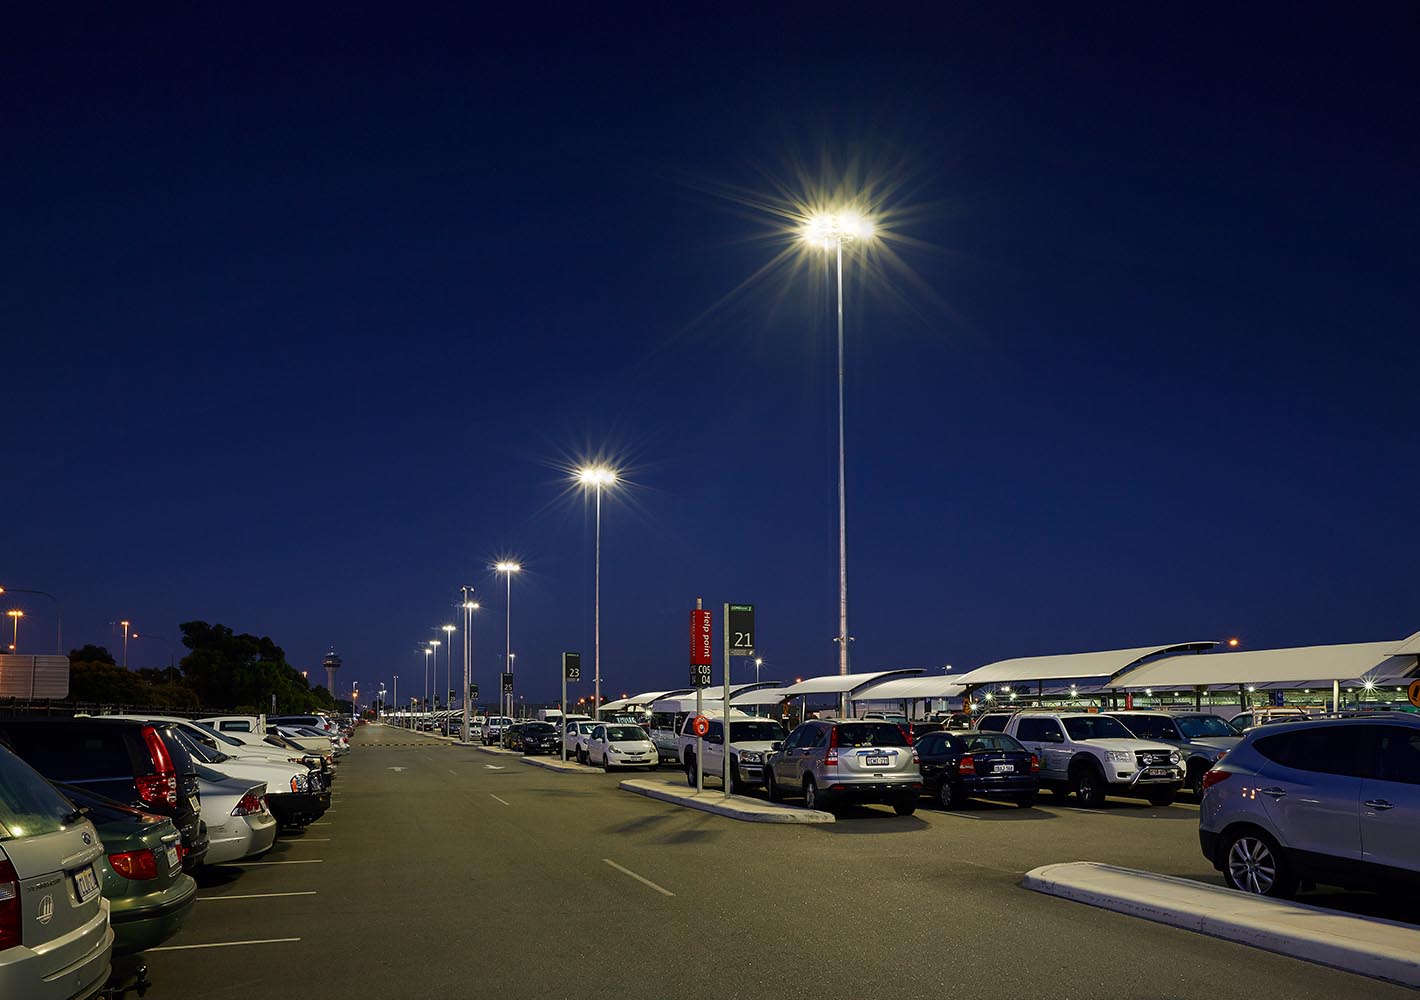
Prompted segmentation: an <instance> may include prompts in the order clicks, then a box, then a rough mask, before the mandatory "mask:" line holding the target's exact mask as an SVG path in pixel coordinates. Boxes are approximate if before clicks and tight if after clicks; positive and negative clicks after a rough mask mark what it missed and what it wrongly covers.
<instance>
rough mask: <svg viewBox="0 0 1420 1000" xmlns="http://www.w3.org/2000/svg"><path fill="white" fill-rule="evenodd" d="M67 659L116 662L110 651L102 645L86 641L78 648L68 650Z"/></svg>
mask: <svg viewBox="0 0 1420 1000" xmlns="http://www.w3.org/2000/svg"><path fill="white" fill-rule="evenodd" d="M69 660H70V662H71V663H117V662H118V661H117V660H115V659H114V658H113V654H112V653H110V652H109V651H108V650H107V649H106V648H105V647H103V646H95V645H94V644H93V643H91V642H86V643H85V644H84V645H82V646H80V647H79V648H78V649H71V650H69Z"/></svg>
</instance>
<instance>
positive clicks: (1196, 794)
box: [1188, 767, 1208, 802]
mask: <svg viewBox="0 0 1420 1000" xmlns="http://www.w3.org/2000/svg"><path fill="white" fill-rule="evenodd" d="M1207 773H1208V768H1206V767H1195V768H1194V769H1193V773H1192V774H1190V775H1189V776H1188V791H1189V792H1190V793H1191V794H1192V795H1193V801H1194V802H1202V801H1203V776H1204V775H1205V774H1207Z"/></svg>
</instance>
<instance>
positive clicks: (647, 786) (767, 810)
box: [617, 778, 834, 823]
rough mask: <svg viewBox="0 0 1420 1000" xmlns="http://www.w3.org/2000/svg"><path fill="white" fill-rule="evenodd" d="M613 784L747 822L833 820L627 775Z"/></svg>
mask: <svg viewBox="0 0 1420 1000" xmlns="http://www.w3.org/2000/svg"><path fill="white" fill-rule="evenodd" d="M617 787H619V788H620V789H621V790H622V791H623V792H634V793H635V794H637V795H645V796H646V797H648V798H652V799H660V800H661V801H662V802H670V803H672V804H674V805H678V806H688V807H689V808H691V809H699V810H701V811H703V812H708V813H714V814H715V815H717V816H728V817H729V818H730V819H739V820H744V821H745V822H747V823H832V822H834V816H833V813H827V812H821V811H819V810H817V809H799V808H797V807H795V806H781V805H777V804H774V803H770V802H759V801H756V800H754V799H745V798H732V799H730V800H729V802H726V801H725V797H724V793H723V792H720V791H718V790H717V791H714V792H711V791H705V792H701V793H699V794H697V793H695V792H693V791H691V790H690V789H688V788H687V789H686V790H685V791H680V790H679V789H676V788H673V787H671V786H670V785H666V784H664V783H663V782H659V781H648V780H646V779H644V778H629V779H627V780H626V781H623V782H621V784H620V785H619V786H617Z"/></svg>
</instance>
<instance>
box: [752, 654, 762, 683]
mask: <svg viewBox="0 0 1420 1000" xmlns="http://www.w3.org/2000/svg"><path fill="white" fill-rule="evenodd" d="M762 666H764V657H762V656H756V657H755V658H754V682H755V683H756V684H758V683H759V668H760V667H762Z"/></svg>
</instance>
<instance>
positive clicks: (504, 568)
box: [493, 559, 523, 718]
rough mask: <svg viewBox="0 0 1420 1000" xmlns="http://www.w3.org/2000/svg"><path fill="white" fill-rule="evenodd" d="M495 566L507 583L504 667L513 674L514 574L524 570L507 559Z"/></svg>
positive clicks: (510, 701) (510, 709)
mask: <svg viewBox="0 0 1420 1000" xmlns="http://www.w3.org/2000/svg"><path fill="white" fill-rule="evenodd" d="M493 568H494V570H496V571H497V572H499V573H502V574H503V578H504V581H505V583H506V584H507V586H506V587H505V590H504V597H503V668H504V669H505V670H507V672H508V673H510V674H511V673H512V672H513V574H514V573H520V572H522V569H523V567H522V566H521V565H519V564H518V563H515V562H510V561H508V560H506V559H505V560H503V561H502V562H499V563H495V564H494V566H493ZM498 690H499V691H500V692H501V691H502V690H503V685H502V679H501V678H499V685H498ZM502 703H503V702H502V698H501V695H500V697H499V702H498V704H500V705H501V704H502ZM507 714H508V716H509V718H511V717H512V715H513V696H512V695H511V694H510V695H508V712H507Z"/></svg>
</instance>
